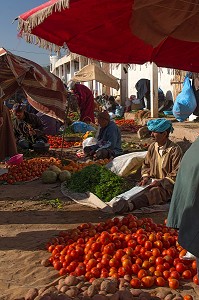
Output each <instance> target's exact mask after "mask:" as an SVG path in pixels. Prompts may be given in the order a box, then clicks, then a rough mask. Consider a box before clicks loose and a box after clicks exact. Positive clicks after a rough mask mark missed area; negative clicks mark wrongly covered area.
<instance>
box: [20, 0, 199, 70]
mask: <svg viewBox="0 0 199 300" xmlns="http://www.w3.org/2000/svg"><path fill="white" fill-rule="evenodd" d="M143 1H144V0H143ZM173 1H174V2H176V1H177V0H167V1H163V2H164V4H165V5H166V6H168V7H169V6H170V5H171V3H172V2H173ZM144 2H145V3H147V2H148V0H145V1H144ZM154 2H157V3H158V2H159V0H154ZM180 2H182V1H181V0H180ZM184 2H185V1H184ZM187 2H189V0H188V1H187ZM192 2H193V1H192ZM136 3H139V0H137V1H136V0H125V1H121V0H100V1H99V0H92V1H91V0H70V1H69V0H51V1H48V2H46V3H44V4H42V5H41V6H38V7H36V8H34V9H32V10H30V11H28V12H26V13H24V14H22V15H20V16H19V17H18V22H19V35H20V36H23V37H24V38H26V40H27V41H28V42H30V43H35V44H38V45H39V46H41V47H46V48H49V49H53V47H55V48H57V49H59V48H60V47H68V48H69V49H70V51H71V52H73V53H78V54H81V55H83V56H86V57H90V58H93V59H96V60H101V61H105V62H112V63H134V64H143V63H145V62H154V63H156V64H157V66H159V67H167V68H174V69H181V70H188V71H193V72H198V71H199V56H198V52H199V42H195V40H192V39H191V41H187V40H186V38H185V39H183V40H181V39H178V38H176V37H175V36H172V35H169V36H168V37H167V38H165V39H164V40H162V41H161V42H160V43H159V44H158V45H157V46H156V47H153V46H151V45H150V44H147V43H146V42H144V41H143V40H142V38H143V36H139V32H136V34H137V36H136V35H135V33H134V26H133V17H134V13H136V12H135V8H136V6H135V4H136ZM152 12H153V11H152ZM154 14H156V11H154ZM190 15H191V12H190ZM184 18H185V16H184ZM148 19H149V20H150V18H148ZM144 21H145V20H143V18H142V19H139V22H140V23H139V24H140V25H139V26H140V28H141V27H142V22H144ZM149 25H150V26H152V22H150V24H149ZM191 28H192V26H190V27H187V31H188V30H190V31H191ZM161 30H162V29H161Z"/></svg>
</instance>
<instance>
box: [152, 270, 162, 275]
mask: <svg viewBox="0 0 199 300" xmlns="http://www.w3.org/2000/svg"><path fill="white" fill-rule="evenodd" d="M153 274H154V276H156V277H162V276H163V274H162V272H160V271H156V270H155V271H154V272H153Z"/></svg>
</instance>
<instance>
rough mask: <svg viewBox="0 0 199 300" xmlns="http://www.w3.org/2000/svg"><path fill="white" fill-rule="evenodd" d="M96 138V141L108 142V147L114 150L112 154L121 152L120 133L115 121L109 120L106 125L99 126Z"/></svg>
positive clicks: (115, 154)
mask: <svg viewBox="0 0 199 300" xmlns="http://www.w3.org/2000/svg"><path fill="white" fill-rule="evenodd" d="M97 139H98V141H100V140H102V141H105V142H110V143H111V145H110V149H111V150H113V151H114V156H117V155H121V154H122V153H123V150H122V147H121V133H120V130H119V128H118V126H117V125H116V124H115V122H113V121H110V122H109V124H108V125H107V126H106V127H104V128H101V129H100V132H99V135H98V138H97Z"/></svg>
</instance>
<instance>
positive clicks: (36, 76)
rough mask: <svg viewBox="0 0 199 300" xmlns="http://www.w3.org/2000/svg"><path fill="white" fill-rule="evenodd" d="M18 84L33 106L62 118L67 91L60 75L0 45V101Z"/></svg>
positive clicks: (8, 95) (15, 88)
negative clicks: (49, 71)
mask: <svg viewBox="0 0 199 300" xmlns="http://www.w3.org/2000/svg"><path fill="white" fill-rule="evenodd" d="M19 88H21V89H22V90H23V92H24V93H25V95H26V96H27V100H28V102H29V103H30V104H31V105H32V106H33V107H34V108H35V109H37V110H38V111H41V112H43V113H45V114H47V115H49V116H51V117H53V118H56V119H58V120H60V121H63V120H64V117H65V109H66V104H67V92H66V90H65V87H64V84H63V82H62V81H61V79H59V78H58V77H56V76H55V75H53V74H51V73H48V72H47V71H46V70H44V69H43V68H42V67H41V66H40V65H38V64H36V63H35V62H32V61H30V60H28V59H26V58H23V57H20V56H16V55H14V54H12V53H11V52H9V51H7V50H6V49H4V48H0V94H1V97H0V101H5V100H7V99H9V98H10V97H12V96H13V95H14V94H15V92H16V91H17V90H18V89H19Z"/></svg>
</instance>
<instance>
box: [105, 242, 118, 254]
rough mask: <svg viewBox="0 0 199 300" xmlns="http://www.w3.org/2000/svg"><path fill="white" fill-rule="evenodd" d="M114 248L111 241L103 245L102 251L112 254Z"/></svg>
mask: <svg viewBox="0 0 199 300" xmlns="http://www.w3.org/2000/svg"><path fill="white" fill-rule="evenodd" d="M114 250H115V245H114V244H113V243H109V244H107V245H106V246H105V247H104V250H103V253H105V254H109V255H112V254H113V253H114Z"/></svg>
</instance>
